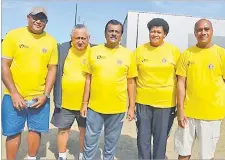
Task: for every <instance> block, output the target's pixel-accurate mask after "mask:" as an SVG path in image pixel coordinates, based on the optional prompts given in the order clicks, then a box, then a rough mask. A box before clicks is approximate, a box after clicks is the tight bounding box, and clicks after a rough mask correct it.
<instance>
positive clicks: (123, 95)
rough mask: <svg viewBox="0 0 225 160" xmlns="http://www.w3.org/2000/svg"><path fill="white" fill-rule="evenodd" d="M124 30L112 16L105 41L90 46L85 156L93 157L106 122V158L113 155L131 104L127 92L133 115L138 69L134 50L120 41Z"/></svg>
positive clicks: (84, 112)
mask: <svg viewBox="0 0 225 160" xmlns="http://www.w3.org/2000/svg"><path fill="white" fill-rule="evenodd" d="M122 33H123V25H122V24H121V23H120V22H119V21H117V20H110V21H109V22H108V23H107V24H106V27H105V38H106V43H105V44H101V45H98V46H95V47H93V48H92V49H91V52H90V54H89V55H88V59H87V63H86V65H85V68H84V72H85V73H86V82H85V90H84V96H83V102H82V103H83V107H82V109H81V115H82V116H83V117H86V116H87V118H86V125H87V126H86V134H85V140H84V159H85V160H93V159H94V156H95V153H96V151H97V149H98V143H99V138H100V135H101V131H102V127H103V125H104V133H105V134H104V137H105V138H104V142H105V143H104V153H103V159H107V160H113V159H114V154H115V149H116V144H117V141H118V139H119V137H120V133H121V129H122V125H123V118H124V114H125V112H126V110H127V106H128V104H127V102H128V100H127V93H128V97H129V109H128V118H129V120H132V119H134V107H135V89H134V86H135V81H134V78H135V77H136V76H137V70H136V64H135V59H134V56H133V54H132V52H131V51H129V50H128V49H126V48H124V47H122V46H120V45H119V43H120V40H121V37H122ZM89 96H90V98H89ZM87 108H88V110H87Z"/></svg>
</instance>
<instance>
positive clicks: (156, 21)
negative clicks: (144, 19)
mask: <svg viewBox="0 0 225 160" xmlns="http://www.w3.org/2000/svg"><path fill="white" fill-rule="evenodd" d="M147 27H148V30H149V31H150V30H151V29H152V28H153V27H162V28H163V31H164V33H165V35H167V34H168V33H169V24H168V23H167V21H165V20H164V19H162V18H153V19H152V20H151V21H149V22H148V24H147Z"/></svg>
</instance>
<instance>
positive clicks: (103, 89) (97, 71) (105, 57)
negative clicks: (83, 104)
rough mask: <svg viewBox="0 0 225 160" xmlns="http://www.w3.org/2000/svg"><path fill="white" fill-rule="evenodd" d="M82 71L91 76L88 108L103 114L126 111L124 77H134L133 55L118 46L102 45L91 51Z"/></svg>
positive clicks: (135, 72)
mask: <svg viewBox="0 0 225 160" xmlns="http://www.w3.org/2000/svg"><path fill="white" fill-rule="evenodd" d="M84 72H86V73H89V74H92V80H91V91H90V99H89V108H91V109H93V110H94V111H96V112H99V113H103V114H117V113H123V112H125V111H126V107H127V102H128V100H127V78H134V77H136V76H137V69H136V64H135V59H134V55H133V54H132V52H131V51H129V50H128V49H126V48H124V47H122V46H119V48H117V49H109V48H107V47H105V46H104V44H101V45H98V46H95V47H93V48H92V49H91V52H90V54H89V56H88V59H87V63H86V65H85V68H84Z"/></svg>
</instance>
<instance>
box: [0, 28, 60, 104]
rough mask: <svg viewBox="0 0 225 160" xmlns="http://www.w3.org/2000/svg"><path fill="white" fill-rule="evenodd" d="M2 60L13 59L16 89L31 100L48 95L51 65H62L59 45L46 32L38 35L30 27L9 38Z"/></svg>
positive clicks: (8, 35)
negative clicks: (45, 91)
mask: <svg viewBox="0 0 225 160" xmlns="http://www.w3.org/2000/svg"><path fill="white" fill-rule="evenodd" d="M2 57H3V58H8V59H12V64H11V67H10V70H11V73H12V77H13V81H14V83H15V86H16V88H17V90H18V92H19V93H20V94H21V95H22V96H23V97H24V98H25V99H26V100H29V99H32V98H34V97H36V96H38V95H42V94H43V93H44V89H45V79H46V76H47V73H48V64H57V63H58V49H57V42H56V40H55V39H54V38H53V37H51V36H50V35H49V34H48V33H46V32H44V33H42V34H40V35H37V34H32V33H31V32H29V31H28V29H27V27H23V28H18V29H15V30H12V31H10V32H8V33H7V35H6V36H5V38H4V40H3V42H2ZM5 93H6V94H9V91H8V90H7V89H6V90H5Z"/></svg>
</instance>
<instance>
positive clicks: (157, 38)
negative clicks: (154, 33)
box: [151, 37, 160, 41]
mask: <svg viewBox="0 0 225 160" xmlns="http://www.w3.org/2000/svg"><path fill="white" fill-rule="evenodd" d="M151 40H153V41H158V40H160V38H159V37H153V38H151Z"/></svg>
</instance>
